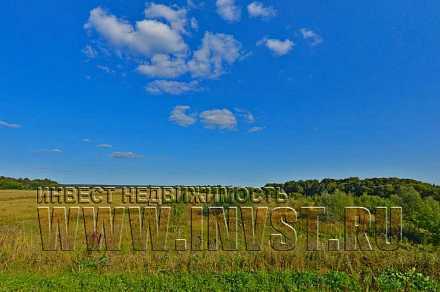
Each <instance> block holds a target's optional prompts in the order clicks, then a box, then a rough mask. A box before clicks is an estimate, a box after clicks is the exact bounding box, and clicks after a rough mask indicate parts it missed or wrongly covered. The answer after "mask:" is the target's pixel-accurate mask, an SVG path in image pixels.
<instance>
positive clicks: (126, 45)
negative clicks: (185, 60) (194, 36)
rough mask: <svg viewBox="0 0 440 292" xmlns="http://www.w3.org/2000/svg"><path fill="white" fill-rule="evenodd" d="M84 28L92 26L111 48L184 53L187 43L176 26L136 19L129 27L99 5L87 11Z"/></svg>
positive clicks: (139, 51)
mask: <svg viewBox="0 0 440 292" xmlns="http://www.w3.org/2000/svg"><path fill="white" fill-rule="evenodd" d="M84 28H85V29H87V30H95V31H96V32H97V33H98V34H99V35H100V36H101V37H102V38H104V39H105V40H106V41H107V42H108V43H109V44H111V45H112V46H113V47H114V49H116V50H118V51H120V50H123V49H128V50H129V51H131V52H134V53H138V54H142V55H145V56H152V55H155V54H160V53H168V54H185V53H186V51H187V45H186V44H185V42H184V41H183V39H182V37H181V35H180V34H179V32H178V31H177V30H174V29H172V28H171V27H170V26H169V25H167V24H165V23H162V22H160V21H157V20H147V19H145V20H141V21H137V22H136V25H135V26H134V27H133V26H132V25H131V24H130V23H128V22H127V21H125V20H122V19H119V18H117V17H116V16H114V15H112V14H109V13H107V12H106V11H105V10H104V9H102V8H101V7H96V8H94V9H92V10H91V11H90V16H89V19H88V21H87V23H86V24H85V25H84Z"/></svg>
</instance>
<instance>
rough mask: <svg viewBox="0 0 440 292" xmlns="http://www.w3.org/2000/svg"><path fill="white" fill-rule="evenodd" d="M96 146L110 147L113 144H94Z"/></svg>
mask: <svg viewBox="0 0 440 292" xmlns="http://www.w3.org/2000/svg"><path fill="white" fill-rule="evenodd" d="M96 147H98V148H112V147H113V146H112V145H111V144H98V145H96Z"/></svg>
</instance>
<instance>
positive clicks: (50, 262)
mask: <svg viewBox="0 0 440 292" xmlns="http://www.w3.org/2000/svg"><path fill="white" fill-rule="evenodd" d="M391 180H395V179H391ZM349 182H350V183H348V184H347V181H346V182H344V183H342V182H341V181H339V182H333V183H334V184H333V185H332V186H335V185H336V187H335V188H329V187H328V186H329V184H328V183H323V184H322V185H321V188H320V191H319V192H318V191H316V189H318V188H316V186H315V187H314V188H315V192H316V193H313V192H311V191H310V190H309V189H308V187H307V185H309V186H310V185H313V184H308V183H304V182H300V183H298V185H299V186H301V185H302V186H301V187H302V188H303V189H302V191H301V189H300V188H296V189H294V190H295V191H293V188H288V193H289V196H290V197H291V201H290V203H289V205H291V206H293V207H294V208H295V209H297V210H298V209H299V208H300V207H302V206H314V205H315V206H327V208H328V214H327V215H326V216H324V217H323V218H322V222H321V225H320V231H321V237H322V242H323V244H324V243H325V242H326V241H325V239H328V238H335V237H336V238H340V239H341V240H342V239H343V234H344V229H343V217H344V214H343V207H344V206H353V205H359V206H364V207H367V208H370V209H373V208H374V207H377V206H402V208H403V212H404V215H403V218H404V229H403V230H404V240H403V242H402V244H401V246H400V248H399V249H398V250H396V251H380V250H377V249H375V250H374V251H365V252H361V251H356V252H346V251H338V252H329V251H327V250H326V248H325V246H324V245H323V248H322V250H320V251H314V252H310V251H306V250H305V249H304V247H305V246H306V243H305V241H306V232H305V229H306V227H305V222H304V218H301V217H300V218H299V222H298V224H297V225H296V226H295V228H296V229H297V232H298V244H297V248H296V249H294V250H292V251H286V252H277V251H274V250H272V249H271V248H270V245H269V244H265V245H264V246H263V250H261V251H258V252H250V251H245V250H244V248H242V249H240V250H239V251H233V252H231V251H215V252H212V251H180V252H179V251H174V250H170V251H168V252H151V251H141V252H135V251H133V250H132V249H131V245H130V234H129V231H128V228H127V229H125V233H124V234H123V246H122V251H116V252H108V251H107V252H106V251H101V252H96V251H95V252H91V251H88V250H87V249H86V248H85V244H84V241H83V240H84V239H83V238H79V239H78V240H79V242H78V244H77V248H75V250H73V251H68V252H61V251H54V252H43V251H42V250H41V241H40V235H39V228H38V224H37V212H36V206H37V205H36V200H35V196H36V192H35V191H27V190H1V191H0V289H1V290H11V289H12V290H31V289H38V290H54V289H55V290H60V289H65V290H79V289H88V290H98V289H108V290H159V289H161V290H182V291H183V290H200V289H208V290H234V291H235V290H256V289H262V290H307V289H311V290H315V291H316V290H340V291H351V290H353V291H356V290H367V289H368V290H384V291H396V290H401V291H423V290H424V291H439V289H440V286H439V281H440V269H439V267H440V249H439V241H438V238H439V230H440V228H439V226H440V225H439V222H440V217H439V216H440V206H439V201H438V199H437V197H435V192H436V190H437V188H438V187H436V186H432V185H428V184H426V185H425V184H423V183H420V184H421V185H422V186H423V188H420V185H418V184H419V182H415V181H407V183H403V182H402V184H401V185H400V186H399V185H398V184H396V183H394V186H393V187H390V186H388V187H381V184H382V183H385V182H386V181H384V180H383V179H382V181H375V183H374V184H372V182H371V181H369V182H368V184H370V187H369V189H371V190H375V191H374V192H369V191H368V190H367V191H365V192H358V191H353V192H351V191H349V190H350V189H352V190H357V189H362V188H363V187H364V186H363V185H364V184H366V182H365V181H362V182H359V181H358V182H357V184H358V185H360V186H361V187H360V188H357V187H353V184H355V185H356V183H355V180H353V179H350V180H349ZM293 185H294V184H293V183H292V182H290V187H292V186H293ZM324 185H326V187H325V188H324V187H323V186H324ZM286 186H287V185H286ZM429 186H430V187H429ZM295 187H297V186H295ZM378 189H385V190H387V191H385V192H383V193H375V192H377V190H378ZM422 189H423V191H422ZM116 197H117V195H116ZM116 203H117V202H116ZM189 207H190V206H188V205H186V204H179V203H176V204H175V205H173V217H172V222H171V224H170V230H171V236H175V235H176V234H187V233H188V232H189V230H188V229H185V228H183V229H182V226H186V225H188V224H186V223H188V217H187V216H188V212H186V211H187V210H186V209H187V208H189ZM79 229H80V230H79V231H78V233H79V234H82V233H83V232H84V231H83V229H82V226H80V228H79ZM271 232H272V230H271V229H270V228H267V230H265V240H266V242H267V240H268V238H269V237H270V234H271ZM239 234H240V238H239V242H240V244H239V245H240V246H241V247H243V246H244V245H243V240H244V239H243V237H242V233H239Z"/></svg>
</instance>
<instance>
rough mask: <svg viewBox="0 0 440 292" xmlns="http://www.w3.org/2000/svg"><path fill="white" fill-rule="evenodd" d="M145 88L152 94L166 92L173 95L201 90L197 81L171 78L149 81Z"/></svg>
mask: <svg viewBox="0 0 440 292" xmlns="http://www.w3.org/2000/svg"><path fill="white" fill-rule="evenodd" d="M145 89H146V90H147V91H148V92H149V93H152V94H161V93H168V94H173V95H179V94H182V93H186V92H191V91H199V90H201V88H200V86H199V83H198V82H197V81H190V82H182V81H172V80H155V81H152V82H150V83H149V84H148V85H147V87H146V88H145Z"/></svg>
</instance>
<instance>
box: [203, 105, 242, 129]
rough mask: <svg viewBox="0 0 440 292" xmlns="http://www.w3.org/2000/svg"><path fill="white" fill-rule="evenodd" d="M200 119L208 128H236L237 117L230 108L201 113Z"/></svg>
mask: <svg viewBox="0 0 440 292" xmlns="http://www.w3.org/2000/svg"><path fill="white" fill-rule="evenodd" d="M200 119H201V120H202V123H203V124H204V126H205V127H206V128H208V129H235V127H236V126H237V119H236V118H235V116H234V114H233V113H232V112H231V111H230V110H228V109H213V110H207V111H204V112H202V113H200Z"/></svg>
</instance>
